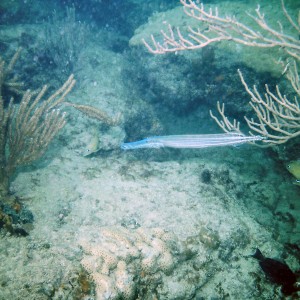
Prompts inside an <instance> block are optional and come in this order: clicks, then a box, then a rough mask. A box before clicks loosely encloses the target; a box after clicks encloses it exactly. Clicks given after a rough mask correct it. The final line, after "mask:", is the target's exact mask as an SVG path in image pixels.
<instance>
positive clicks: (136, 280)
mask: <svg viewBox="0 0 300 300" xmlns="http://www.w3.org/2000/svg"><path fill="white" fill-rule="evenodd" d="M80 245H81V247H82V248H83V250H84V252H85V254H86V255H85V256H84V257H83V259H82V261H81V264H82V266H83V267H84V269H86V270H87V271H88V273H90V275H91V277H92V279H93V281H94V283H95V285H96V294H97V299H98V300H102V299H112V300H113V299H120V297H121V298H122V299H128V300H130V299H142V298H140V297H141V296H142V295H141V293H142V292H141V291H142V290H143V289H147V290H148V291H149V290H151V289H153V290H154V289H155V287H156V286H157V285H158V282H159V281H160V279H159V278H160V277H159V274H169V273H170V272H171V271H172V270H173V269H174V267H175V266H176V265H177V258H176V253H178V242H177V240H176V238H175V236H174V235H173V234H171V233H169V232H166V231H164V230H163V229H161V228H152V229H145V228H138V229H136V230H129V229H126V228H124V227H104V228H102V229H101V230H100V239H97V242H90V241H87V240H81V241H80Z"/></svg>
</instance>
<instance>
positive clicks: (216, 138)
mask: <svg viewBox="0 0 300 300" xmlns="http://www.w3.org/2000/svg"><path fill="white" fill-rule="evenodd" d="M263 139H265V137H263V136H260V135H254V136H246V135H243V134H240V133H221V134H195V135H165V136H152V137H148V138H146V139H143V140H140V141H136V142H131V143H123V144H122V145H121V149H123V150H132V149H140V148H162V147H170V148H195V149H197V148H207V147H220V146H229V145H239V144H244V143H249V142H255V141H261V140H263Z"/></svg>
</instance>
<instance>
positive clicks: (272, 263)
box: [252, 248, 299, 295]
mask: <svg viewBox="0 0 300 300" xmlns="http://www.w3.org/2000/svg"><path fill="white" fill-rule="evenodd" d="M252 257H254V258H256V259H257V260H258V261H259V265H260V267H261V268H262V270H263V271H264V273H265V274H266V276H267V277H268V278H269V280H270V281H271V282H273V283H276V284H278V285H281V291H282V293H283V294H284V295H291V294H293V293H295V292H297V291H298V290H299V289H298V288H297V287H296V284H297V277H296V275H295V274H294V273H293V271H292V270H291V269H290V268H289V266H288V265H287V264H285V263H283V262H280V261H279V260H276V259H273V258H267V257H264V256H263V254H262V253H261V251H260V250H259V249H258V248H257V249H256V251H255V253H254V254H253V255H252Z"/></svg>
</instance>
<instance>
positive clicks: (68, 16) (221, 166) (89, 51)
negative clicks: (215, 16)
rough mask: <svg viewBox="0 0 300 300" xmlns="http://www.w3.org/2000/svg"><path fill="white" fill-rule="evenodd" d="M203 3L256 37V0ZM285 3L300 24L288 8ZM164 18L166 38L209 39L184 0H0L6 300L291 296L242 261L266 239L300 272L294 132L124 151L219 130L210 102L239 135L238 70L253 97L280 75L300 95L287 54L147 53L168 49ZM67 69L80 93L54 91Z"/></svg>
mask: <svg viewBox="0 0 300 300" xmlns="http://www.w3.org/2000/svg"><path fill="white" fill-rule="evenodd" d="M204 4H205V8H206V9H207V10H209V8H210V7H211V6H212V7H215V6H218V11H219V15H220V16H224V15H230V16H232V15H234V16H235V18H236V19H237V20H239V21H241V22H243V24H246V25H247V26H248V27H249V28H250V27H251V28H254V30H256V31H257V30H258V28H257V25H255V22H253V20H252V19H251V17H250V16H248V15H247V14H246V13H245V12H246V11H247V12H250V13H251V14H252V15H255V8H256V4H255V3H254V4H252V3H251V4H250V3H249V2H248V1H236V2H232V1H230V2H227V1H214V2H213V1H208V2H205V3H204ZM260 4H261V6H260V11H261V12H264V13H265V19H266V20H267V21H268V24H269V25H270V26H272V28H274V29H275V30H280V27H278V26H279V25H278V23H277V20H279V21H280V22H281V25H282V28H283V29H284V32H286V33H287V34H288V35H289V36H291V37H292V40H291V41H292V42H291V43H294V44H295V45H296V46H297V45H298V44H299V33H298V32H297V25H296V26H294V27H293V26H291V24H290V23H289V20H288V19H287V18H286V17H285V15H284V13H283V11H282V8H281V6H280V3H278V1H272V2H270V1H261V3H260ZM286 9H287V12H288V13H289V16H290V17H291V18H292V19H293V20H296V22H297V12H298V11H299V9H300V7H299V4H298V3H297V1H291V0H290V1H286ZM251 20H252V21H251ZM189 22H191V23H189ZM168 24H171V25H172V27H171V28H172V30H173V33H174V34H175V36H176V26H179V28H180V30H181V32H182V34H183V36H184V37H188V33H187V32H188V25H191V26H193V28H196V27H197V26H199V28H200V29H199V30H200V32H201V33H203V34H205V36H208V37H211V36H210V34H211V32H210V33H209V32H208V31H207V30H208V25H207V24H204V25H203V23H201V22H200V21H199V20H196V21H195V20H192V18H190V17H188V16H186V15H185V14H184V12H183V10H182V5H181V4H180V3H179V2H178V1H138V0H126V1H101V0H89V1H84V2H83V1H35V2H33V1H13V2H11V1H1V3H0V49H1V51H0V54H1V58H2V61H1V62H2V63H1V64H0V74H1V75H2V77H1V78H3V80H1V81H0V85H1V97H2V102H1V109H0V110H1V118H0V119H1V120H2V126H1V128H0V132H1V136H0V147H1V148H0V152H1V153H0V156H1V157H0V161H1V164H2V165H1V170H2V172H1V173H0V184H1V186H0V187H1V190H0V194H1V199H0V258H1V264H0V300H2V299H3V300H4V299H85V300H87V299H145V300H148V299H149V300H150V299H179V300H185V299H284V298H288V297H294V299H297V297H299V292H298V294H297V291H294V290H293V291H292V292H287V289H285V288H282V286H283V287H286V285H287V284H286V283H285V282H284V280H283V279H282V278H281V277H280V276H279V277H280V278H279V280H277V281H276V280H275V278H274V276H275V275H274V273H276V271H277V269H278V268H280V266H281V265H279V264H278V263H276V262H275V263H274V261H272V260H271V261H268V260H267V262H269V265H268V266H270V268H269V269H268V271H265V272H264V271H263V269H262V267H261V266H260V264H259V261H257V260H255V259H254V258H253V257H251V255H252V254H254V253H255V250H256V248H259V249H260V250H261V252H262V253H263V255H264V256H265V257H267V258H272V259H276V260H280V261H284V262H285V264H286V265H287V266H288V268H290V270H291V272H293V273H294V274H296V271H297V270H298V269H299V257H300V254H299V253H300V252H299V249H300V248H299V247H300V244H299V222H298V219H299V213H300V206H299V203H300V202H299V200H300V189H299V186H298V185H296V184H294V182H295V179H296V178H295V177H294V176H293V174H291V173H289V171H288V170H287V168H286V165H287V164H288V163H289V162H290V161H296V160H297V159H299V137H295V138H291V139H289V140H288V141H287V142H286V143H283V144H281V145H276V146H274V147H269V148H260V147H257V146H256V145H253V143H252V144H243V145H238V146H226V147H210V148H203V149H169V148H163V149H147V148H146V149H135V150H132V151H124V150H122V149H121V148H120V147H121V145H122V143H124V142H129V143H130V142H134V141H138V140H143V139H146V138H149V137H153V136H163V137H165V136H169V135H175V136H181V135H189V136H195V135H206V134H208V135H209V136H214V134H223V133H224V131H223V129H222V128H220V126H218V124H217V123H216V122H215V121H214V120H213V119H212V118H211V115H210V110H211V111H212V112H213V114H214V115H215V116H217V118H218V119H219V120H221V116H220V115H219V113H218V110H217V101H219V102H220V103H225V115H226V116H227V117H228V120H229V121H230V122H232V123H231V124H233V119H236V120H237V121H239V122H240V127H239V128H237V126H236V125H235V126H234V127H235V129H236V130H239V132H242V133H243V134H245V135H247V136H248V135H249V134H250V133H249V130H250V128H249V126H248V124H247V122H246V121H245V118H244V116H246V117H247V118H248V120H251V118H254V120H255V121H257V114H255V112H254V111H253V110H252V109H251V106H250V105H249V101H250V100H251V97H250V95H249V93H247V91H246V90H245V86H244V85H243V84H242V82H241V78H240V76H239V74H238V72H237V69H239V70H241V72H242V75H243V78H244V80H245V82H246V83H247V85H248V87H249V88H250V89H251V90H252V91H253V85H256V86H257V90H258V91H259V93H260V95H262V97H264V93H265V86H264V85H265V84H268V86H269V89H270V91H272V92H273V93H274V94H276V85H277V84H278V85H279V87H280V91H282V94H286V95H287V98H288V99H296V100H295V103H298V101H299V94H298V95H297V90H296V89H295V88H293V86H292V85H291V83H290V82H289V80H288V78H287V77H286V76H287V75H289V74H299V72H298V71H297V70H296V73H288V72H290V71H292V70H293V69H292V66H293V65H292V60H291V57H292V56H291V55H290V53H289V52H286V49H287V47H267V48H265V47H248V46H247V45H243V43H239V42H238V41H232V40H231V41H222V42H221V43H210V44H209V45H207V46H204V47H202V48H201V49H193V50H186V51H181V50H180V49H179V50H177V51H175V50H176V49H172V46H171V45H169V47H170V48H169V49H170V50H172V51H170V53H165V54H153V53H151V51H150V52H149V50H148V49H147V47H146V46H145V44H144V43H143V41H142V39H145V41H146V42H147V43H148V45H149V46H150V48H151V49H153V50H155V42H154V43H153V41H152V39H151V34H153V35H154V38H155V41H156V42H159V43H161V44H162V43H163V38H162V35H161V32H160V30H161V29H162V30H164V31H165V33H168V30H169V29H168ZM295 24H297V23H295ZM260 31H261V33H264V34H266V35H267V36H268V37H269V35H268V34H269V33H266V32H265V31H263V30H262V29H260ZM273 38H274V37H273ZM189 41H190V42H191V40H189ZM193 42H194V43H196V44H197V41H196V42H195V40H193ZM20 47H21V50H18V49H20ZM173 50H174V51H173ZM293 51H299V50H293ZM154 52H155V51H154ZM167 52H169V51H167ZM15 53H18V54H19V55H18V58H17V59H16V61H13V63H11V64H10V62H12V61H11V60H12V58H13V57H14V55H15ZM293 53H295V52H293ZM297 53H299V52H296V54H297ZM275 61H276V62H278V63H275ZM296 61H297V55H296ZM287 64H288V68H285V67H286V66H287ZM297 64H298V61H297ZM298 70H299V69H298ZM71 74H73V75H74V78H75V80H76V83H75V85H74V87H73V86H71V85H67V86H64V87H63V88H62V89H61V90H59V89H60V88H61V87H62V86H63V84H64V83H65V82H66V80H67V79H68V78H69V76H70V75H71ZM296 81H297V77H296ZM44 85H47V86H48V88H47V90H46V91H45V94H43V95H42V97H40V98H41V99H40V98H39V97H38V96H37V95H38V93H39V92H40V88H41V87H43V86H44ZM68 87H70V90H68ZM27 89H30V90H31V91H32V94H30V95H31V100H30V99H29V98H28V97H27V98H26V97H24V96H23V95H24V93H25V92H26V90H27ZM57 90H59V91H60V94H59V95H56V97H55V98H53V99H52V98H51V96H52V95H55V92H56V91H57ZM35 91H36V92H35ZM64 92H65V93H66V95H65V94H64ZM26 95H28V94H26ZM60 95H63V99H61V101H59V102H55V101H56V100H58V99H59V97H60ZM294 96H296V98H294ZM12 97H13V99H14V100H13V101H11V102H10V99H11V98H12ZM37 97H38V98H37ZM49 99H50V100H49ZM263 99H265V98H263ZM35 100H36V101H35ZM26 101H27V102H26ZM9 103H10V104H9ZM47 103H48V104H47ZM46 104H47V105H48V106H47V105H46ZM43 107H44V108H43ZM45 107H48V108H45ZM283 112H285V111H283ZM298 114H299V112H298ZM298 114H297V109H296V112H295V113H294V115H293V116H295V117H296V118H297V116H298ZM51 116H52V117H51ZM56 116H57V117H56ZM272 120H273V121H274V119H272ZM297 122H298V123H297ZM295 124H296V125H295ZM298 124H299V121H297V119H296V121H295V123H293V125H295V126H293V127H290V128H288V129H287V130H290V131H289V132H291V133H294V132H297V130H298V128H299V126H298ZM57 126H58V127H59V128H58V127H57ZM297 126H298V127H297ZM25 128H26V130H25ZM54 128H57V129H58V130H57V132H56V131H54V130H52V129H54ZM256 128H260V127H259V126H256ZM21 129H24V130H23V131H22V130H21ZM27 129H28V130H27ZM51 132H54V133H55V134H53V136H52V135H51ZM251 132H252V134H254V135H257V134H258V135H261V134H262V133H261V132H256V131H255V130H253V128H252V130H251ZM268 132H269V133H270V134H271V135H275V136H278V135H279V136H281V134H283V133H278V132H276V130H274V129H272V128H268ZM270 140H272V141H274V139H272V138H270V137H269V140H266V139H264V140H263V141H261V142H260V143H261V144H268V141H270ZM275 140H276V138H275ZM265 141H267V142H266V143H265ZM38 149H40V151H37V150H38ZM36 153H37V154H36ZM294 175H295V174H294ZM296 175H297V174H296ZM270 269H271V270H270ZM278 272H279V273H280V274H281V273H282V270H279V271H278ZM276 274H277V273H276ZM276 279H278V278H276ZM274 281H275V282H277V283H274Z"/></svg>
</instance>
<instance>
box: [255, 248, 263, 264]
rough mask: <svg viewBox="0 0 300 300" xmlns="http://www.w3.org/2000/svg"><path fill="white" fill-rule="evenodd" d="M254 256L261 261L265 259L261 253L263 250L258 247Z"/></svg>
mask: <svg viewBox="0 0 300 300" xmlns="http://www.w3.org/2000/svg"><path fill="white" fill-rule="evenodd" d="M252 257H254V258H256V259H257V260H259V261H261V260H263V259H264V256H263V254H262V253H261V251H260V250H259V249H258V248H256V251H255V253H254V254H253V255H252Z"/></svg>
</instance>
